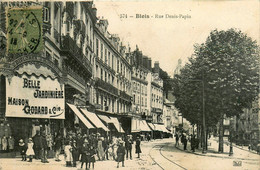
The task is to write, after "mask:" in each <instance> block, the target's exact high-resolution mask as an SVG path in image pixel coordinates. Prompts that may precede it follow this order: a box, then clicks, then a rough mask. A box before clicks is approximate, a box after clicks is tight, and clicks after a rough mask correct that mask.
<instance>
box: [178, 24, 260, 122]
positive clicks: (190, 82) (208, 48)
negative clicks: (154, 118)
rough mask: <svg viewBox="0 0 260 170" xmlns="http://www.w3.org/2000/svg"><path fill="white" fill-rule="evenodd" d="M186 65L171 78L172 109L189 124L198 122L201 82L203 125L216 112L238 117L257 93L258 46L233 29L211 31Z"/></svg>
mask: <svg viewBox="0 0 260 170" xmlns="http://www.w3.org/2000/svg"><path fill="white" fill-rule="evenodd" d="M194 49H195V50H194V54H193V55H192V57H190V58H189V62H188V63H187V64H186V65H185V66H184V67H183V68H182V69H181V73H180V74H179V75H177V76H175V77H174V80H173V85H174V86H173V93H174V95H175V97H176V101H175V106H176V107H177V108H178V109H179V110H180V112H181V113H182V114H183V116H184V117H185V118H186V119H187V120H189V121H190V122H191V123H193V124H195V123H196V124H201V120H202V91H203V89H202V81H203V82H204V85H205V88H204V92H205V113H206V123H207V124H208V125H214V124H216V123H217V122H218V121H219V118H220V113H223V114H226V115H227V116H234V115H239V114H240V113H241V112H242V109H243V108H246V107H250V105H251V103H252V101H253V100H254V99H255V98H256V97H257V94H258V93H259V46H258V45H257V42H256V41H253V40H252V39H251V38H250V37H248V36H247V35H246V34H244V33H242V32H241V31H239V30H236V29H229V30H227V31H218V30H213V31H212V32H211V33H210V35H209V36H208V38H207V39H206V42H205V43H203V44H200V45H195V48H194Z"/></svg>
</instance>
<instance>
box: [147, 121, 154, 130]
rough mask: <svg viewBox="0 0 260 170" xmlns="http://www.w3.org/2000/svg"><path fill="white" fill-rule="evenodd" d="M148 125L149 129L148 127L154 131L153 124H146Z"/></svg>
mask: <svg viewBox="0 0 260 170" xmlns="http://www.w3.org/2000/svg"><path fill="white" fill-rule="evenodd" d="M148 125H149V127H150V128H151V129H152V130H156V129H155V126H154V124H152V123H148Z"/></svg>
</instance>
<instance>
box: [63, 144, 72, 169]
mask: <svg viewBox="0 0 260 170" xmlns="http://www.w3.org/2000/svg"><path fill="white" fill-rule="evenodd" d="M71 151H72V147H71V141H67V142H66V145H65V148H64V156H65V161H66V166H67V167H70V166H71V161H72V153H71Z"/></svg>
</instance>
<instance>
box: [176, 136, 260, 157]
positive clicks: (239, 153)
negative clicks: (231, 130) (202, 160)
mask: <svg viewBox="0 0 260 170" xmlns="http://www.w3.org/2000/svg"><path fill="white" fill-rule="evenodd" d="M176 148H177V149H179V150H182V151H184V149H183V145H182V144H180V145H179V146H177V147H176ZM229 149H230V147H229V143H227V141H224V152H223V153H218V141H217V139H215V138H211V139H209V140H208V150H207V153H206V154H202V148H199V149H196V150H195V152H192V151H191V147H190V142H188V144H187V150H186V152H188V153H193V154H195V155H200V156H208V157H217V158H225V159H237V160H250V161H259V160H260V156H259V155H257V154H255V153H252V152H250V151H247V150H244V149H240V148H239V147H237V146H236V145H233V155H232V156H229Z"/></svg>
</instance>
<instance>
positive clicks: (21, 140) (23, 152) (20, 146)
mask: <svg viewBox="0 0 260 170" xmlns="http://www.w3.org/2000/svg"><path fill="white" fill-rule="evenodd" d="M26 149H27V148H26V145H25V143H24V142H23V139H20V140H19V150H20V153H21V155H22V161H26V154H25V153H26Z"/></svg>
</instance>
